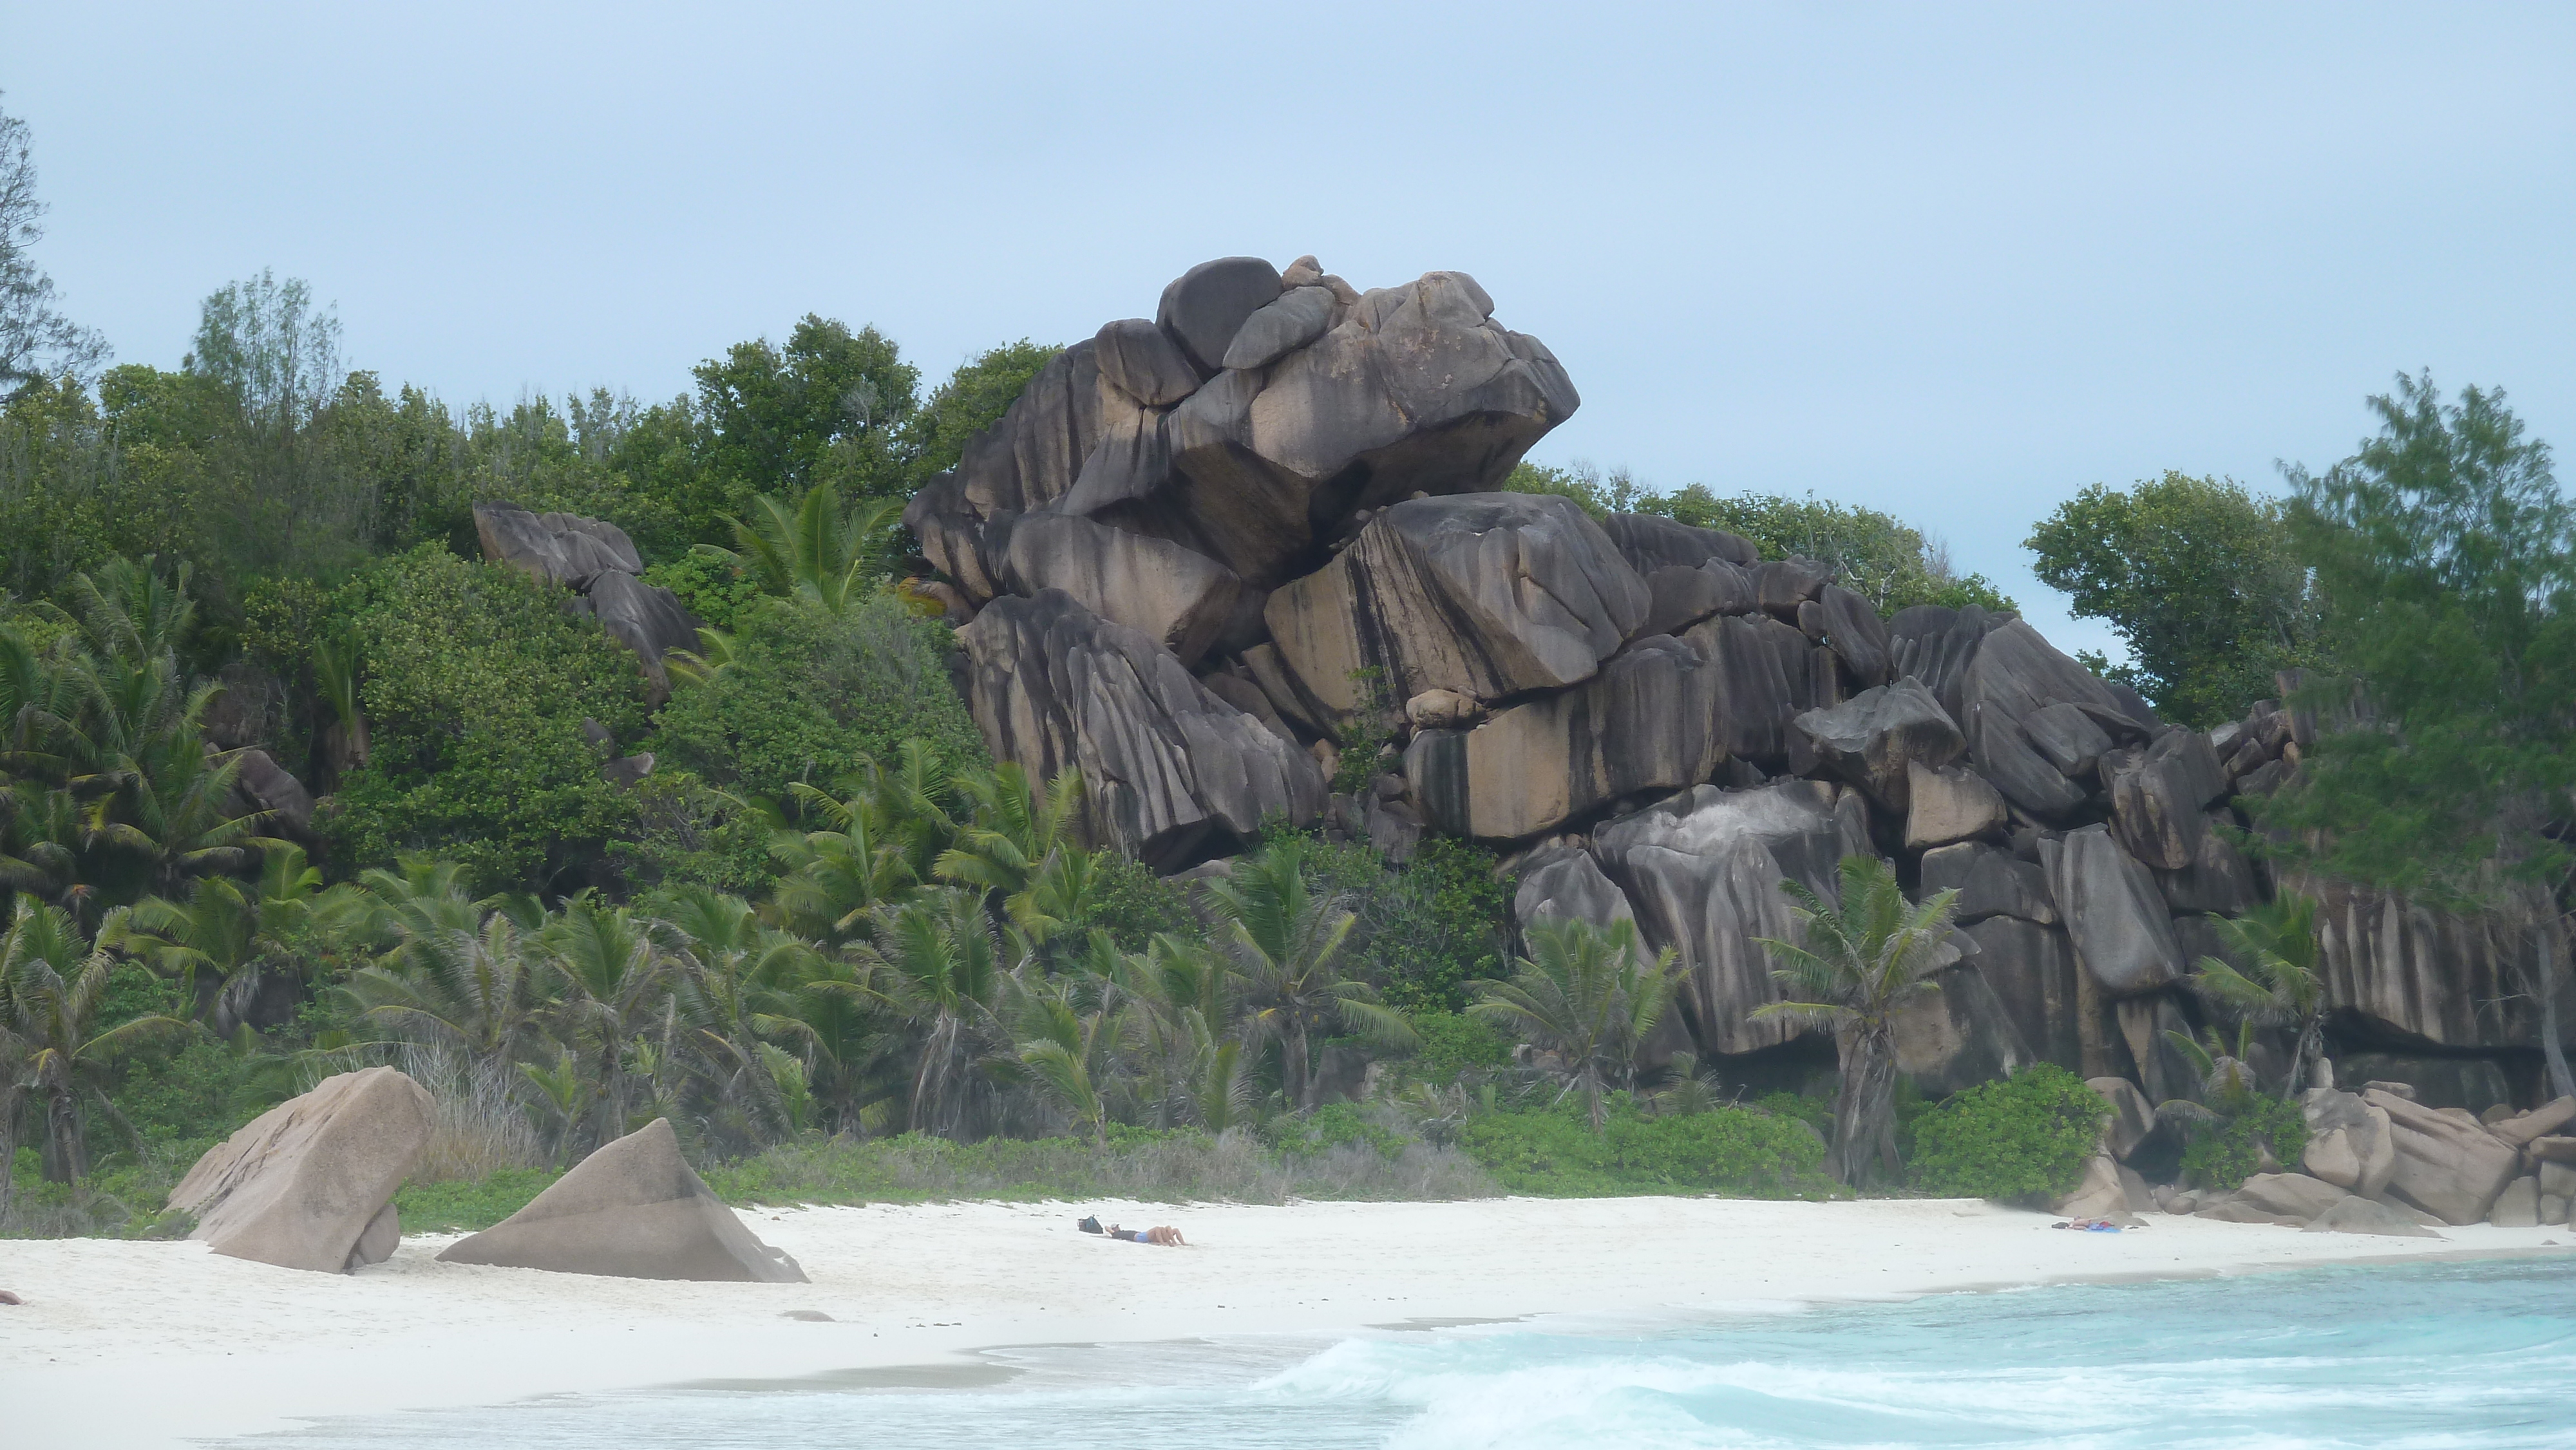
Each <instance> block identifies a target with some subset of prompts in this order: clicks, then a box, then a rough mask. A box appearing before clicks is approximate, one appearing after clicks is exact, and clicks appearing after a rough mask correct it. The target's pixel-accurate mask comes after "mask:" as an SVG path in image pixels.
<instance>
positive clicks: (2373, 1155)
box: [2299, 1088, 2397, 1198]
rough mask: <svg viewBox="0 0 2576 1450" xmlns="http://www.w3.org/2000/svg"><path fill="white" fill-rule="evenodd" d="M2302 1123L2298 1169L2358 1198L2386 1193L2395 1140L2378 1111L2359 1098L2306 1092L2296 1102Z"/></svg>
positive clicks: (2325, 1090) (2383, 1113)
mask: <svg viewBox="0 0 2576 1450" xmlns="http://www.w3.org/2000/svg"><path fill="white" fill-rule="evenodd" d="M2299 1109H2300V1112H2301V1113H2302V1114H2303V1115H2305V1117H2306V1118H2307V1123H2308V1145H2307V1147H2306V1149H2304V1150H2303V1151H2302V1152H2301V1154H2300V1160H2299V1161H2300V1166H2301V1167H2304V1168H2305V1169H2307V1170H2308V1172H2309V1173H2311V1174H2313V1175H2315V1176H2316V1177H2318V1178H2322V1179H2324V1180H2325V1181H2326V1182H2328V1183H2333V1184H2337V1185H2340V1186H2342V1187H2344V1188H2347V1189H2349V1190H2351V1191H2352V1192H2354V1193H2358V1194H2360V1195H2361V1196H2362V1197H2364V1198H2377V1197H2378V1196H2379V1195H2381V1194H2382V1193H2385V1192H2387V1191H2388V1182H2389V1179H2390V1177H2391V1176H2392V1175H2393V1174H2395V1173H2396V1171H2397V1139H2396V1135H2395V1132H2394V1130H2393V1129H2392V1128H2391V1127H2390V1126H2389V1121H2388V1114H2387V1112H2386V1111H2385V1110H2384V1109H2381V1108H2377V1107H2374V1106H2372V1105H2371V1104H2370V1103H2369V1102H2367V1101H2365V1100H2364V1099H2363V1098H2362V1096H2361V1095H2360V1094H2359V1093H2346V1092H2337V1091H2335V1090H2334V1089H2332V1088H2310V1089H2309V1090H2308V1092H2307V1094H2306V1095H2305V1096H2304V1097H2302V1098H2301V1099H2300V1100H2299Z"/></svg>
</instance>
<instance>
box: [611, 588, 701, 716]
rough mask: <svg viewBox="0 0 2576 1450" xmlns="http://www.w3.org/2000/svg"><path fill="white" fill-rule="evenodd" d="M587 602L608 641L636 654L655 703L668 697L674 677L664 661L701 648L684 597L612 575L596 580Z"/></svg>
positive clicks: (695, 618)
mask: <svg viewBox="0 0 2576 1450" xmlns="http://www.w3.org/2000/svg"><path fill="white" fill-rule="evenodd" d="M588 602H589V605H590V610H591V613H592V614H593V615H594V616H596V617H597V618H598V620H599V627H600V628H601V629H604V630H606V631H608V637H609V638H611V639H613V640H616V641H617V642H618V643H619V644H622V645H624V646H626V647H627V648H628V649H630V650H633V651H634V652H635V659H636V664H637V667H638V668H640V669H642V670H643V672H644V679H645V681H646V683H647V684H648V685H649V686H650V687H651V690H652V695H653V698H655V699H657V700H660V699H667V698H669V697H670V693H671V677H670V672H669V670H668V668H667V667H666V666H665V664H664V661H665V660H666V659H667V658H669V656H670V654H671V652H672V651H674V650H692V651H694V650H696V649H697V647H698V621H697V617H696V616H695V615H692V614H691V613H689V610H688V606H686V605H684V604H682V603H681V602H680V596H679V595H677V594H674V593H672V592H671V591H670V590H668V589H665V588H663V587H662V586H661V585H659V584H647V583H645V582H644V581H642V580H640V579H638V578H636V577H635V576H634V575H632V574H619V573H614V572H612V573H605V574H602V575H600V576H599V577H598V578H596V579H594V580H592V581H591V584H590V595H589V599H588Z"/></svg>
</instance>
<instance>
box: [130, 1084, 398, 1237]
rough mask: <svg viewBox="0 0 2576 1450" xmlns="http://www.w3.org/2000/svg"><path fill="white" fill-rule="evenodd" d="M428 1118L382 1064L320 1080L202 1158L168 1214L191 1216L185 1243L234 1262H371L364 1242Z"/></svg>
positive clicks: (390, 1197)
mask: <svg viewBox="0 0 2576 1450" xmlns="http://www.w3.org/2000/svg"><path fill="white" fill-rule="evenodd" d="M430 1111H431V1109H430V1100H429V1094H428V1092H427V1091H426V1090H424V1089H423V1088H422V1087H421V1085H420V1084H418V1083H416V1082H413V1081H412V1080H411V1079H410V1078H408V1077H406V1076H404V1075H403V1074H402V1073H400V1072H397V1071H395V1070H394V1069H392V1068H390V1067H371V1068H367V1069H365V1070H363V1071H359V1072H344V1073H341V1074H339V1075H338V1076H336V1077H328V1078H324V1079H323V1080H322V1081H321V1082H320V1083H318V1084H316V1085H315V1087H314V1089H313V1091H311V1092H309V1093H305V1094H304V1095H302V1096H301V1097H297V1098H292V1099H289V1100H288V1101H286V1102H283V1103H280V1104H278V1105H277V1106H276V1107H273V1108H271V1109H269V1110H268V1111H267V1112H265V1113H262V1114H260V1115H259V1116H258V1117H256V1118H254V1119H252V1120H251V1121H250V1123H249V1124H248V1125H246V1126H245V1127H243V1128H242V1130H241V1131H240V1132H237V1133H235V1134H233V1135H232V1137H230V1138H228V1139H226V1140H225V1141H224V1142H223V1143H222V1144H220V1145H218V1146H217V1147H215V1148H214V1149H212V1150H210V1151H209V1152H208V1153H207V1154H206V1155H205V1156H204V1157H202V1158H200V1159H198V1160H197V1163H196V1166H195V1167H193V1168H191V1169H189V1170H188V1176H187V1177H185V1178H183V1179H181V1180H180V1181H179V1186H178V1187H177V1188H175V1189H173V1190H172V1191H171V1193H170V1207H172V1208H175V1209H184V1210H186V1211H187V1212H189V1213H192V1214H194V1215H196V1219H197V1227H196V1231H195V1232H193V1233H191V1234H189V1235H188V1237H190V1238H193V1239H200V1240H203V1241H204V1242H205V1243H207V1244H208V1245H210V1246H212V1248H213V1249H214V1251H215V1252H216V1253H219V1254H228V1255H230V1256H231V1257H233V1258H236V1259H252V1260H256V1261H257V1262H259V1263H263V1264H276V1265H278V1266H279V1267H281V1268H288V1269H311V1270H314V1271H317V1272H320V1273H330V1274H336V1273H340V1272H342V1271H343V1270H346V1269H348V1268H350V1267H351V1266H352V1265H353V1264H356V1263H371V1262H376V1260H375V1259H369V1258H366V1257H365V1256H364V1255H363V1254H361V1253H360V1240H361V1238H362V1237H365V1236H366V1235H367V1233H368V1231H369V1229H370V1228H371V1227H374V1226H375V1225H376V1222H377V1219H378V1216H379V1215H381V1214H383V1213H385V1212H386V1210H387V1209H388V1208H389V1206H390V1205H391V1204H392V1202H393V1196H394V1192H395V1190H397V1189H399V1188H401V1187H402V1184H403V1179H404V1178H406V1177H408V1176H409V1175H410V1173H411V1170H412V1168H413V1167H414V1166H415V1165H416V1164H418V1163H419V1161H420V1155H421V1152H422V1150H423V1149H425V1148H427V1147H428V1146H429V1129H430ZM390 1222H391V1220H390V1219H388V1220H387V1223H388V1224H390ZM381 1233H382V1231H381V1230H379V1231H378V1237H377V1238H376V1239H373V1240H370V1241H369V1243H368V1245H367V1247H368V1248H369V1249H370V1250H372V1249H374V1248H377V1247H382V1243H381ZM387 1252H390V1250H387Z"/></svg>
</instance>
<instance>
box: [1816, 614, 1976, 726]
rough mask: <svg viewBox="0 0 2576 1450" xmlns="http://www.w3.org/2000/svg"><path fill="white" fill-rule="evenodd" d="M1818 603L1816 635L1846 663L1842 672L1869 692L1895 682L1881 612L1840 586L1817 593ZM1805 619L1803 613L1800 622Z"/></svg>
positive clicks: (1885, 627) (1820, 641) (1885, 626)
mask: <svg viewBox="0 0 2576 1450" xmlns="http://www.w3.org/2000/svg"><path fill="white" fill-rule="evenodd" d="M1815 603H1816V608H1815V613H1814V616H1813V618H1814V622H1815V625H1816V629H1815V631H1814V634H1815V636H1816V637H1817V639H1818V642H1819V643H1821V644H1822V645H1824V647H1825V648H1827V649H1829V650H1831V651H1833V652H1834V655H1835V657H1836V658H1838V659H1840V660H1841V661H1842V662H1843V669H1844V670H1845V671H1846V672H1847V673H1848V674H1850V676H1851V677H1852V680H1853V681H1854V683H1856V684H1858V685H1859V686H1860V687H1861V688H1862V689H1869V688H1870V687H1872V686H1876V685H1883V684H1886V683H1887V682H1888V681H1889V680H1891V679H1894V678H1896V676H1895V674H1894V672H1893V669H1892V656H1891V655H1890V653H1889V645H1888V637H1887V625H1886V624H1885V623H1884V622H1882V621H1881V620H1880V619H1879V617H1878V611H1877V610H1875V609H1872V608H1870V605H1869V601H1868V600H1866V599H1863V598H1861V597H1860V596H1859V595H1857V594H1855V593H1853V592H1852V591H1850V590H1848V589H1845V588H1844V587H1842V586H1841V585H1839V584H1828V585H1825V586H1824V587H1823V588H1821V589H1819V590H1817V591H1816V600H1815ZM1806 617H1807V616H1806V615H1805V613H1804V612H1803V611H1802V612H1801V619H1802V620H1803V619H1805V618H1806ZM1945 713H1946V712H1945ZM1954 728H1955V727H1954Z"/></svg>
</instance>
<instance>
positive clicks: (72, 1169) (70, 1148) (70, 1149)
mask: <svg viewBox="0 0 2576 1450" xmlns="http://www.w3.org/2000/svg"><path fill="white" fill-rule="evenodd" d="M45 1150H46V1151H45V1158H46V1162H45V1176H46V1177H47V1178H50V1179H52V1180H53V1181H54V1182H56V1183H78V1182H80V1181H81V1180H82V1179H83V1178H85V1177H87V1176H89V1162H88V1158H89V1155H88V1153H87V1152H85V1151H84V1150H83V1145H82V1143H81V1123H80V1105H79V1104H78V1103H76V1102H74V1101H73V1100H72V1095H71V1093H70V1092H69V1091H68V1090H65V1091H59V1092H57V1091H52V1090H48V1091H47V1093H46V1094H45Z"/></svg>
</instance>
